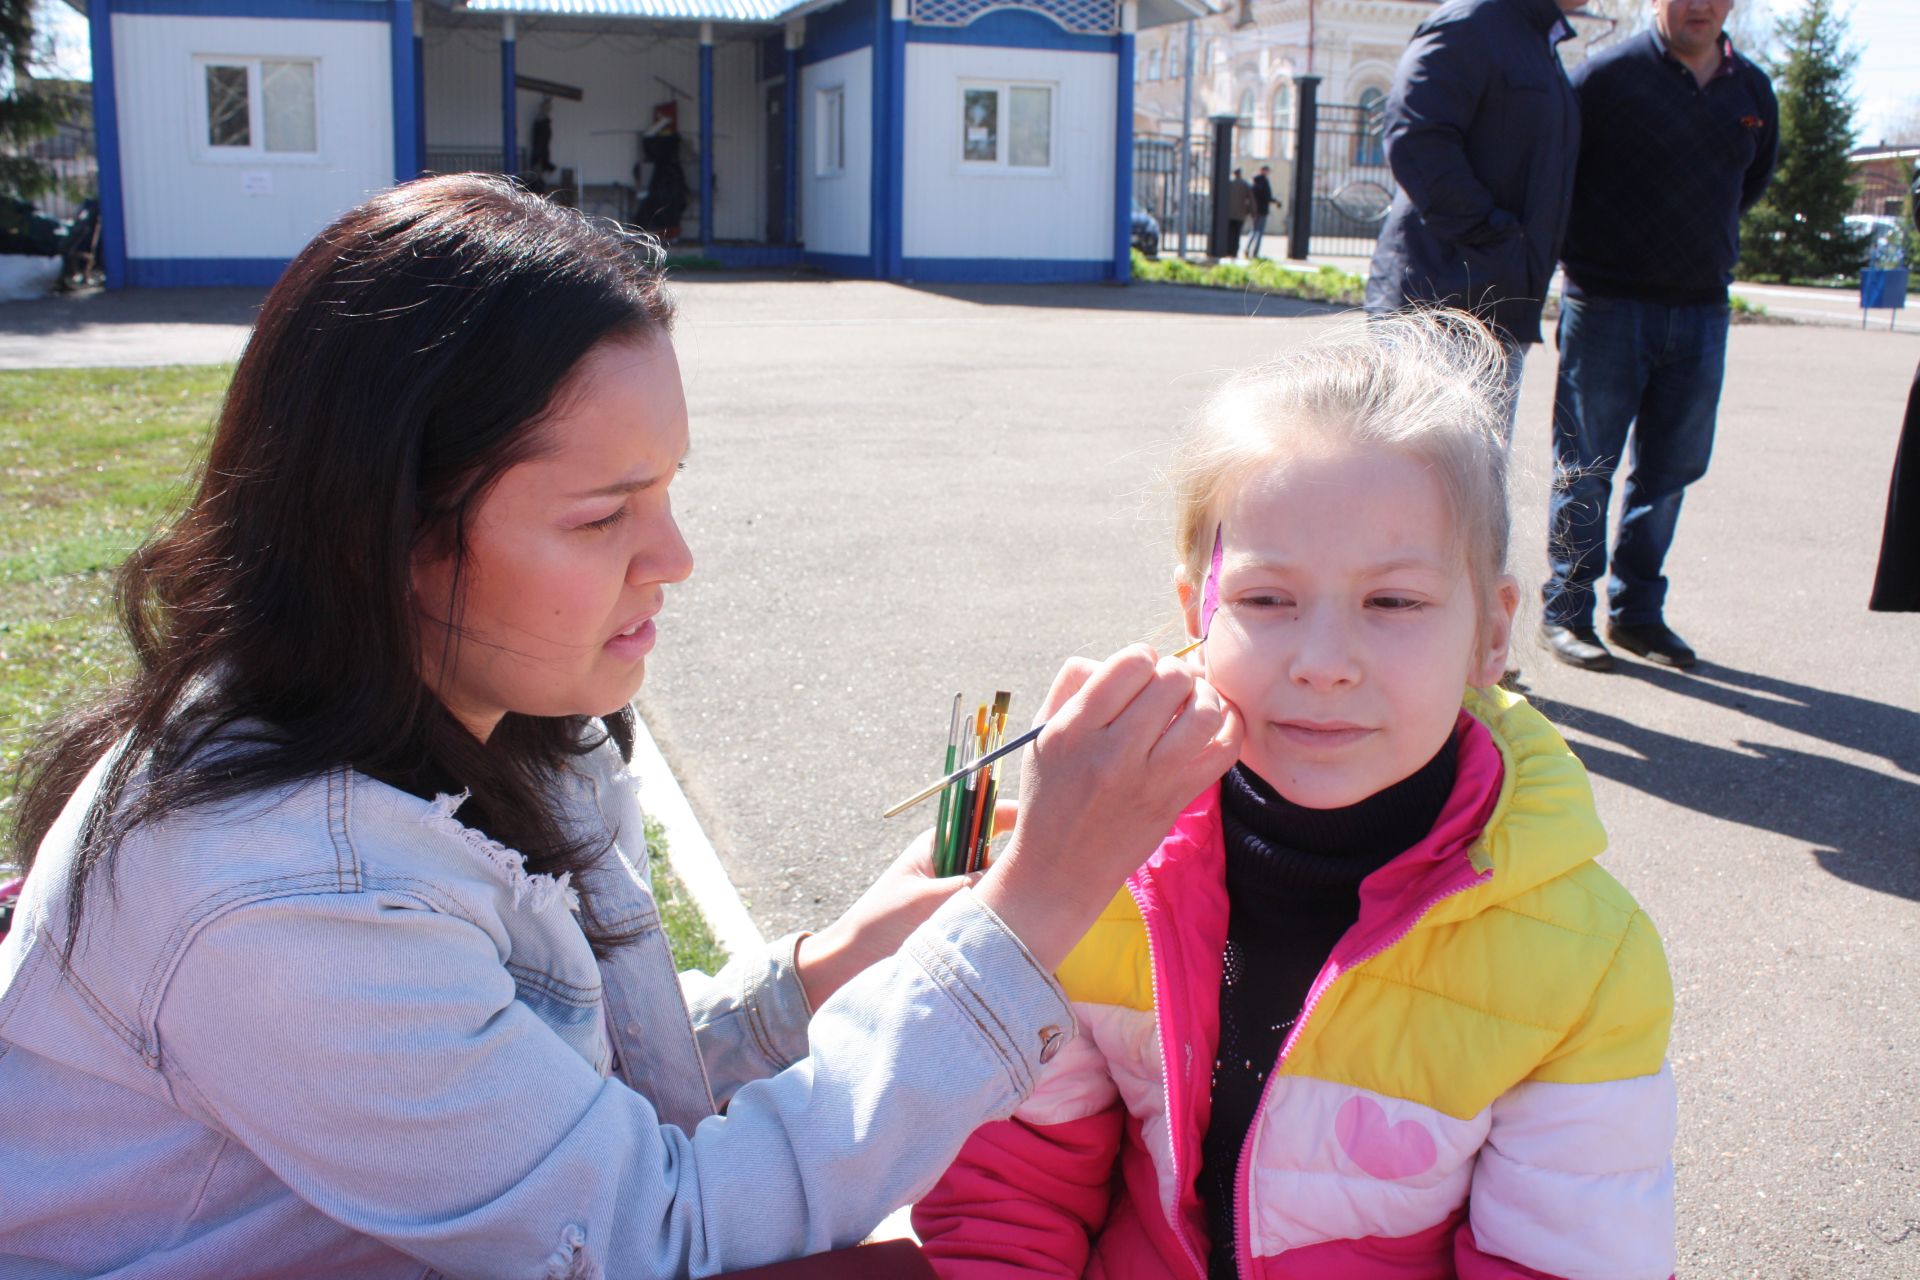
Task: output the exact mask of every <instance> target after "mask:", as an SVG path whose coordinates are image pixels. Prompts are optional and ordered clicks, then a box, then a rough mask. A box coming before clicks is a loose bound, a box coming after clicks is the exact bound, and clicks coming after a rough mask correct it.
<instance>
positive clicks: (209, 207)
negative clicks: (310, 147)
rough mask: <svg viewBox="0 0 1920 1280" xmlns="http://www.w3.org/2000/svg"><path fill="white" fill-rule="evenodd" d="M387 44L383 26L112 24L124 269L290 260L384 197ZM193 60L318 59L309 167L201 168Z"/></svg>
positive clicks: (240, 163) (389, 141)
mask: <svg viewBox="0 0 1920 1280" xmlns="http://www.w3.org/2000/svg"><path fill="white" fill-rule="evenodd" d="M390 38H391V35H390V29H389V27H388V26H387V24H386V23H384V22H344V21H308V20H296V19H282V18H271V19H261V18H189V17H175V16H147V15H137V14H115V15H114V16H113V49H114V57H113V63H114V94H115V99H116V104H117V106H118V109H119V118H120V166H121V174H122V182H123V185H124V190H125V192H126V228H127V232H126V234H127V256H128V257H130V258H290V257H292V256H293V255H294V254H295V253H297V252H299V250H300V249H301V247H302V246H304V245H305V244H306V242H307V241H308V240H310V239H312V238H313V235H314V233H315V232H317V231H319V230H320V228H321V227H323V226H325V225H326V224H327V223H328V222H330V221H332V220H333V218H334V217H335V216H336V215H338V214H339V213H341V212H343V211H344V210H346V209H349V208H351V207H352V206H354V205H356V204H358V203H360V201H362V200H363V199H365V198H366V196H367V195H368V194H369V193H370V192H373V191H377V190H379V189H380V188H382V187H386V186H389V185H391V184H392V182H393V90H392V81H391V78H390V74H389V60H390V56H391V50H390V46H389V41H390ZM202 55H215V56H225V57H261V56H271V57H293V58H313V59H316V60H317V61H318V63H319V66H318V69H317V75H316V102H317V105H316V113H317V116H318V125H319V153H318V155H317V156H315V157H291V156H274V155H266V154H252V155H247V156H224V155H223V156H220V157H219V158H210V157H208V156H207V155H206V153H205V151H206V149H205V145H204V144H205V141H206V132H207V122H206V119H205V116H204V114H203V106H202V100H201V90H200V80H199V77H200V76H201V75H202V74H203V72H202V70H201V68H200V66H199V65H198V64H197V63H196V62H195V59H196V58H197V57H199V56H202ZM262 174H264V175H266V177H264V178H263V177H261V176H260V175H262Z"/></svg>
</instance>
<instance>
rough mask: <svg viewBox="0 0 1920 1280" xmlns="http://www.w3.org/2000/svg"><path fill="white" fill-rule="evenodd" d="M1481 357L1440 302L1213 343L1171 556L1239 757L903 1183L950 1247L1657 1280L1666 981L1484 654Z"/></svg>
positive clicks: (1002, 1254) (1490, 635) (1000, 1256)
mask: <svg viewBox="0 0 1920 1280" xmlns="http://www.w3.org/2000/svg"><path fill="white" fill-rule="evenodd" d="M1504 363H1505V353H1504V352H1503V351H1502V350H1501V349H1500V347H1499V345H1498V344H1497V343H1496V342H1495V340H1494V339H1493V338H1492V337H1490V336H1489V335H1488V333H1487V331H1486V330H1485V329H1484V328H1482V327H1481V326H1479V325H1478V324H1476V323H1474V322H1473V321H1472V320H1471V319H1469V318H1468V317H1466V316H1462V315H1459V314H1458V313H1452V314H1450V315H1448V316H1446V317H1441V318H1436V317H1433V316H1427V315H1411V316H1395V317H1391V318H1389V319H1385V320H1382V321H1379V322H1378V323H1376V324H1373V325H1367V326H1361V327H1359V328H1356V329H1349V330H1347V331H1345V332H1344V333H1340V334H1336V335H1332V336H1331V337H1329V338H1327V339H1324V340H1322V341H1321V342H1319V343H1318V344H1314V345H1310V346H1307V347H1305V348H1302V349H1299V350H1296V351H1294V352H1291V353H1289V354H1288V355H1287V356H1286V357H1285V358H1284V359H1282V360H1280V361H1278V362H1276V363H1275V364H1272V365H1269V366H1266V367H1262V368H1257V369H1252V370H1249V371H1248V372H1246V373H1244V374H1242V375H1241V376H1240V377H1238V378H1235V379H1233V380H1232V381H1231V382H1230V383H1228V385H1227V386H1226V387H1224V388H1223V389H1222V390H1221V391H1220V392H1219V393H1218V394H1217V395H1216V396H1215V397H1214V399H1213V400H1212V401H1211V403H1209V404H1208V406H1207V407H1206V409H1204V410H1203V411H1202V413H1201V414H1200V416H1199V418H1198V420H1197V421H1196V423H1195V425H1194V426H1193V427H1192V428H1191V429H1190V431H1189V432H1188V434H1187V435H1186V436H1185V437H1184V438H1183V439H1182V440H1181V441H1180V443H1179V445H1178V446H1177V449H1176V452H1175V454H1174V458H1173V468H1172V470H1173V476H1174V482H1173V483H1174V504H1175V506H1174V521H1173V523H1174V527H1175V529H1176V533H1175V547H1174V553H1175V558H1176V568H1175V570H1174V576H1175V582H1176V584H1177V588H1178V595H1179V600H1180V605H1181V610H1182V613H1183V614H1184V620H1185V623H1186V630H1187V634H1188V635H1189V636H1193V637H1196V638H1201V637H1204V638H1205V642H1206V647H1205V650H1204V652H1205V655H1206V658H1205V661H1206V669H1207V672H1208V679H1209V680H1210V681H1211V682H1212V683H1213V685H1214V687H1215V688H1216V689H1218V690H1219V691H1220V694H1221V696H1223V697H1224V698H1226V699H1227V700H1228V701H1229V702H1231V703H1233V704H1235V705H1236V706H1238V707H1240V708H1242V709H1243V710H1244V712H1245V716H1244V720H1245V723H1246V738H1245V741H1244V744H1243V746H1242V750H1241V753H1240V761H1239V763H1238V764H1237V765H1235V766H1234V767H1233V768H1232V769H1231V770H1229V771H1228V773H1227V776H1226V777H1225V778H1224V779H1222V780H1221V781H1220V782H1219V783H1217V784H1215V785H1212V786H1209V787H1207V788H1206V789H1205V790H1203V791H1200V792H1199V793H1197V794H1196V795H1195V796H1194V797H1193V801H1192V803H1191V804H1189V805H1188V806H1187V810H1186V812H1185V813H1183V814H1181V815H1180V818H1179V820H1178V821H1177V822H1176V823H1174V825H1173V827H1172V829H1171V830H1170V831H1169V832H1168V833H1167V836H1166V839H1165V840H1163V841H1162V842H1161V845H1160V847H1159V849H1158V850H1156V851H1155V853H1154V854H1153V856H1152V857H1151V858H1149V859H1147V861H1146V863H1145V865H1143V866H1142V867H1141V868H1140V869H1139V870H1138V871H1136V872H1135V873H1134V874H1133V876H1132V877H1131V878H1130V879H1129V880H1128V882H1127V889H1128V892H1126V893H1122V894H1119V895H1118V896H1116V897H1115V898H1114V900H1113V904H1112V905H1111V906H1110V907H1108V909H1107V911H1106V913H1105V914H1104V915H1103V916H1102V917H1101V919H1100V923H1099V924H1098V925H1096V926H1095V927H1094V930H1093V932H1092V933H1090V934H1088V935H1087V938H1086V940H1085V941H1084V942H1082V943H1081V944H1080V946H1079V947H1077V948H1076V949H1075V950H1074V953H1073V954H1072V955H1071V956H1070V957H1068V959H1067V962H1066V963H1065V964H1064V965H1062V966H1061V967H1060V971H1059V973H1060V980H1061V982H1062V984H1063V985H1064V986H1065V987H1066V989H1067V994H1068V996H1069V998H1071V999H1072V1000H1073V1002H1074V1016H1075V1018H1076V1019H1077V1021H1078V1022H1079V1025H1080V1026H1081V1028H1082V1029H1083V1030H1082V1036H1081V1038H1080V1039H1079V1040H1077V1041H1075V1042H1074V1043H1073V1045H1071V1046H1070V1047H1069V1048H1067V1049H1065V1050H1063V1051H1062V1052H1061V1053H1060V1054H1059V1056H1058V1057H1056V1058H1055V1059H1054V1060H1053V1061H1052V1062H1051V1063H1049V1064H1048V1065H1047V1066H1046V1067H1045V1068H1043V1069H1042V1070H1041V1072H1040V1078H1039V1081H1038V1082H1037V1083H1036V1084H1035V1086H1034V1090H1033V1096H1032V1097H1031V1098H1029V1099H1028V1100H1027V1101H1026V1102H1025V1103H1023V1104H1022V1105H1021V1106H1020V1107H1019V1108H1017V1109H1016V1110H1015V1111H1014V1112H1013V1115H1012V1117H1011V1118H1010V1119H1005V1120H1000V1121H998V1122H996V1123H993V1124H989V1125H986V1126H985V1127H983V1128H981V1129H980V1130H979V1131H978V1132H976V1133H975V1134H974V1135H973V1136H972V1138H970V1139H969V1140H968V1142H967V1145H966V1147H965V1148H964V1149H963V1150H962V1151H961V1153H960V1158H959V1160H958V1161H957V1162H956V1163H955V1164H954V1166H953V1167H952V1168H951V1169H949V1170H948V1171H947V1173H946V1175H945V1177H943V1178H942V1179H941V1180H940V1182H939V1184H938V1185H937V1186H935V1187H934V1189H933V1190H932V1191H931V1192H930V1193H928V1194H927V1195H926V1196H924V1197H923V1198H922V1199H921V1200H920V1203H919V1204H918V1205H917V1206H916V1207H915V1210H914V1218H913V1221H914V1226H915V1228H916V1229H917V1230H918V1232H919V1235H920V1238H921V1240H922V1241H923V1242H924V1247H925V1250H926V1254H927V1257H928V1258H929V1259H930V1260H931V1261H932V1263H933V1266H934V1270H935V1271H936V1272H938V1273H939V1274H940V1275H941V1276H942V1277H943V1280H1008V1278H1009V1277H1014V1276H1028V1275H1030V1276H1039V1277H1055V1278H1060V1280H1064V1278H1066V1277H1080V1276H1088V1277H1103V1278H1107V1280H1113V1278H1116V1277H1128V1278H1129V1280H1174V1278H1175V1277H1180V1278H1182V1280H1200V1277H1201V1276H1202V1274H1203V1273H1204V1275H1205V1276H1206V1277H1208V1278H1209V1280H1283V1278H1286V1277H1295V1278H1299V1277H1315V1278H1325V1280H1412V1278H1413V1277H1426V1278H1428V1280H1439V1278H1440V1277H1448V1278H1449V1280H1451V1278H1452V1277H1456V1276H1457V1277H1461V1278H1462V1280H1520V1278H1521V1277H1536V1278H1540V1280H1544V1278H1546V1277H1552V1276H1581V1277H1606V1280H1667V1277H1668V1276H1670V1275H1671V1274H1672V1272H1673V1263H1674V1238H1673V1222H1674V1201H1673V1156H1672V1151H1671V1148H1672V1144H1673V1136H1674V1089H1673V1074H1672V1072H1671V1071H1670V1070H1669V1069H1668V1067H1667V1063H1666V1051H1667V1035H1668V1029H1669V1024H1670V1022H1671V1020H1672V1015H1673V986H1672V982H1671V979H1670V978H1669V976H1668V972H1667V961H1666V956H1665V954H1664V953H1663V951H1662V949H1661V946H1660V938H1659V935H1658V934H1657V933H1656V931H1655V930H1654V926H1653V923H1652V922H1651V921H1650V920H1648V918H1647V916H1646V914H1645V913H1644V912H1643V911H1641V910H1640V908H1639V907H1638V906H1637V905H1636V904H1635V902H1634V900H1633V898H1632V896H1631V895H1630V894H1629V893H1628V892H1627V890H1626V889H1624V888H1622V887H1621V885H1620V884H1619V882H1618V881H1616V880H1614V879H1613V877H1612V876H1610V875H1608V874H1607V872H1606V871H1604V870H1602V869H1601V867H1600V866H1599V865H1598V864H1597V863H1595V862H1594V860H1593V859H1594V857H1595V855H1597V854H1598V853H1599V852H1600V851H1601V850H1602V849H1604V848H1606V845H1607V839H1606V834H1605V832H1604V831H1603V830H1602V829H1601V826H1600V820H1599V818H1598V817H1597V815H1596V814H1595V812H1594V808H1593V795H1592V792H1591V790H1590V789H1589V786H1588V780H1587V775H1586V772H1585V770H1583V769H1582V768H1581V765H1580V761H1579V759H1578V758H1576V757H1575V756H1574V754H1573V753H1572V751H1570V750H1569V749H1568V747H1567V744H1566V742H1565V741H1564V740H1563V739H1562V738H1561V736H1560V734H1559V733H1558V732H1556V731H1555V729H1554V727H1553V726H1552V725H1551V724H1550V723H1548V721H1547V720H1546V718H1545V717H1543V716H1542V715H1541V714H1540V713H1539V712H1538V711H1536V710H1535V709H1534V708H1532V707H1530V706H1528V705H1527V703H1526V701H1525V699H1523V698H1521V697H1519V696H1518V695H1516V694H1512V693H1509V692H1507V691H1506V690H1504V689H1500V688H1497V687H1495V681H1497V680H1498V679H1499V677H1500V674H1501V671H1502V667H1503V662H1502V659H1503V657H1504V655H1505V652H1506V648H1507V642H1508V637H1509V633H1510V631H1511V629H1512V625H1513V612H1514V607H1515V605H1516V604H1517V603H1518V601H1519V595H1520V589H1519V585H1518V584H1517V583H1516V582H1515V581H1514V580H1513V578H1512V576H1511V575H1509V574H1508V573H1507V571H1506V555H1507V531H1508V507H1507V446H1506V440H1505V428H1504V423H1505V416H1506V406H1505V405H1504V403H1502V401H1503V399H1504V391H1503V384H1502V374H1503V369H1502V366H1503V365H1504Z"/></svg>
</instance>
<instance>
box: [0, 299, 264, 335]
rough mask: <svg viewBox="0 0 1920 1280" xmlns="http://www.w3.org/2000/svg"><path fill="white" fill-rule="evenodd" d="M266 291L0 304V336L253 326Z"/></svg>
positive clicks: (40, 300) (33, 300)
mask: <svg viewBox="0 0 1920 1280" xmlns="http://www.w3.org/2000/svg"><path fill="white" fill-rule="evenodd" d="M266 295H267V291H266V290H265V289H264V288H232V289H219V288H215V289H117V290H114V291H113V292H108V291H107V290H105V289H89V290H85V291H83V292H80V293H65V294H61V293H56V294H49V295H48V296H46V297H44V298H34V299H31V300H30V301H25V302H0V333H4V334H9V335H25V336H52V335H55V334H60V333H67V332H71V331H73V330H77V329H90V328H96V327H99V326H102V325H133V324H189V325H191V324H210V325H236V324H237V325H251V324H252V323H253V322H254V320H255V319H256V318H257V316H258V313H259V310H260V301H261V299H262V298H264V297H266Z"/></svg>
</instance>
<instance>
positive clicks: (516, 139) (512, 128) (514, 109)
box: [500, 18, 520, 177]
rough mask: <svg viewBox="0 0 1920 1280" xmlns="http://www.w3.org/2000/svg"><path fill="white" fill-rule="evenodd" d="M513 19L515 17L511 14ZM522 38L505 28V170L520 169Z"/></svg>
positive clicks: (502, 112)
mask: <svg viewBox="0 0 1920 1280" xmlns="http://www.w3.org/2000/svg"><path fill="white" fill-rule="evenodd" d="M507 21H509V22H511V21H513V19H511V18H509V19H507ZM519 61H520V42H519V40H517V39H515V38H513V37H512V36H509V35H507V34H506V29H505V28H504V27H503V28H502V29H501V37H500V161H501V163H502V164H503V165H505V166H506V167H505V168H504V169H502V170H501V172H502V173H505V174H507V175H508V176H509V177H511V176H512V175H513V174H516V173H519V172H520V118H519V117H520V90H519V86H518V85H517V84H516V81H517V80H518V79H519V65H518V64H519Z"/></svg>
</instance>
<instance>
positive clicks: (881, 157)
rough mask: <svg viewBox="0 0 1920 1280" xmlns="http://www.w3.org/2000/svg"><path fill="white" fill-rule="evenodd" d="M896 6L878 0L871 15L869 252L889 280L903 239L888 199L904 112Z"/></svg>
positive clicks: (877, 269)
mask: <svg viewBox="0 0 1920 1280" xmlns="http://www.w3.org/2000/svg"><path fill="white" fill-rule="evenodd" d="M892 10H893V6H892V4H891V3H890V2H889V0H875V3H874V4H873V7H872V8H871V9H870V10H869V12H868V16H869V18H870V20H871V22H872V24H873V67H872V73H873V86H872V88H873V94H872V98H871V101H872V103H873V108H872V110H871V112H870V113H869V114H870V115H871V117H872V119H871V120H870V121H869V137H870V139H871V142H872V146H871V148H870V149H869V151H868V153H867V154H868V155H869V156H870V157H871V159H870V160H869V162H868V164H867V252H868V253H869V254H870V255H872V258H873V270H874V274H875V275H876V276H878V277H879V278H881V279H883V280H885V279H890V278H891V277H892V275H893V273H892V272H891V271H890V270H889V267H890V265H891V264H892V262H893V260H894V255H895V252H896V249H895V246H896V245H897V244H898V242H899V239H900V224H899V222H898V221H897V220H896V219H895V218H894V216H893V208H892V205H891V203H890V202H889V199H888V192H889V191H890V190H891V189H892V184H891V179H892V177H893V174H892V173H891V172H890V171H891V170H892V169H893V167H894V166H893V164H892V163H891V162H892V161H893V159H894V157H895V155H896V148H895V146H894V141H893V139H894V135H896V134H897V133H898V132H899V131H900V126H901V123H902V122H901V119H900V113H899V112H898V111H895V110H893V104H894V90H895V86H896V84H897V82H898V81H899V79H900V76H899V74H898V69H897V68H896V67H895V65H894V61H893V12H892Z"/></svg>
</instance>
